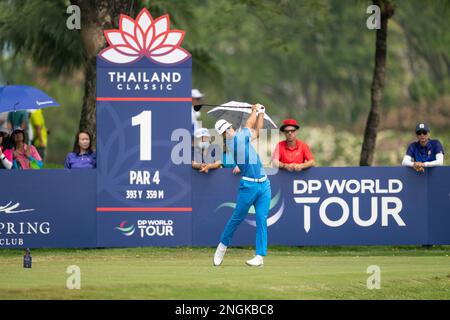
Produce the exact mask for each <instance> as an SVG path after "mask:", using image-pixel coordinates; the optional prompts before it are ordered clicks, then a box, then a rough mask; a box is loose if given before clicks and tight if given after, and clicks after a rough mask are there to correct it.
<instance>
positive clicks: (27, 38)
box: [0, 0, 84, 75]
mask: <svg viewBox="0 0 450 320" xmlns="http://www.w3.org/2000/svg"><path fill="white" fill-rule="evenodd" d="M67 6H68V1H64V0H40V1H35V0H32V1H29V0H14V1H10V0H2V1H0V46H1V47H3V48H7V49H8V50H9V51H11V52H13V53H15V54H18V53H22V54H26V55H27V56H29V57H31V58H32V59H33V61H34V63H35V64H36V65H40V66H46V67H49V68H48V71H50V72H52V73H53V75H58V74H61V73H67V72H70V71H73V69H74V68H77V67H79V66H81V65H82V64H83V63H84V53H83V52H84V51H83V42H82V40H81V36H80V33H79V31H72V30H69V29H67V27H66V19H67V18H68V15H67V14H66V8H67Z"/></svg>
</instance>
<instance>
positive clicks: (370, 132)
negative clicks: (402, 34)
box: [359, 0, 394, 166]
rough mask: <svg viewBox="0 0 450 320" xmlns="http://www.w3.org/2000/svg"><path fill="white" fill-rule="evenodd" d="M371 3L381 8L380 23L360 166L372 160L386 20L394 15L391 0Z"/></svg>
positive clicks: (382, 67)
mask: <svg viewBox="0 0 450 320" xmlns="http://www.w3.org/2000/svg"><path fill="white" fill-rule="evenodd" d="M373 4H374V5H376V6H378V7H380V9H381V25H380V29H377V33H376V42H375V68H374V71H373V80H372V87H371V107H370V112H369V116H368V117H367V123H366V129H365V131H364V140H363V144H362V148H361V157H360V160H359V165H360V166H370V165H371V164H372V162H373V154H374V151H375V146H376V141H377V133H378V127H379V125H380V107H381V101H382V100H383V90H384V83H385V76H386V54H387V31H388V21H389V19H390V18H391V17H392V16H393V15H394V5H393V3H392V1H391V0H374V1H373Z"/></svg>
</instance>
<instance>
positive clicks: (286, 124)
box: [280, 119, 300, 132]
mask: <svg viewBox="0 0 450 320" xmlns="http://www.w3.org/2000/svg"><path fill="white" fill-rule="evenodd" d="M286 127H295V128H296V129H298V128H300V126H299V125H298V123H297V120H295V119H286V120H283V125H282V126H281V127H280V131H281V132H283V131H284V128H286Z"/></svg>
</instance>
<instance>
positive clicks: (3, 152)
mask: <svg viewBox="0 0 450 320" xmlns="http://www.w3.org/2000/svg"><path fill="white" fill-rule="evenodd" d="M7 137H8V131H7V129H6V128H5V127H0V169H11V168H12V163H13V159H12V151H11V149H7V148H5V146H4V144H3V142H4V139H5V138H7Z"/></svg>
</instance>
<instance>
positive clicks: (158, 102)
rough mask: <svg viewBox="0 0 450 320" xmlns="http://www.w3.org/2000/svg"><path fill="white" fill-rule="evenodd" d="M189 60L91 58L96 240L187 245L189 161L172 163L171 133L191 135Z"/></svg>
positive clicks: (173, 141) (118, 244)
mask: <svg viewBox="0 0 450 320" xmlns="http://www.w3.org/2000/svg"><path fill="white" fill-rule="evenodd" d="M191 65H192V62H191V59H188V60H187V61H184V62H182V63H180V64H177V65H176V66H166V67H164V66H161V65H159V64H156V63H154V62H152V61H150V60H149V59H146V58H143V59H141V60H139V61H138V62H136V63H133V64H128V65H126V66H122V65H117V64H112V63H109V62H106V61H103V60H102V59H101V58H98V59H97V150H98V159H97V207H96V210H97V213H98V217H97V219H98V220H97V223H98V233H97V237H98V246H102V247H103V246H105V247H106V246H115V247H123V246H146V245H156V246H170V245H189V244H191V238H192V236H191V224H192V222H191V219H192V217H191V212H192V207H191V168H190V162H189V161H188V162H186V163H184V164H183V163H182V164H177V165H176V164H174V161H172V150H173V148H174V146H175V145H176V144H178V143H180V135H175V136H174V133H177V132H178V133H180V132H181V135H183V134H184V138H185V139H186V140H187V141H186V142H187V143H188V144H190V139H191V138H190V134H189V128H190V125H191V121H190V117H191V108H192V103H191V87H192V84H191V78H192V74H191ZM130 228H132V229H133V228H134V229H133V230H131V229H130ZM126 230H129V231H126ZM165 232H167V234H164V233H165Z"/></svg>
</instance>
